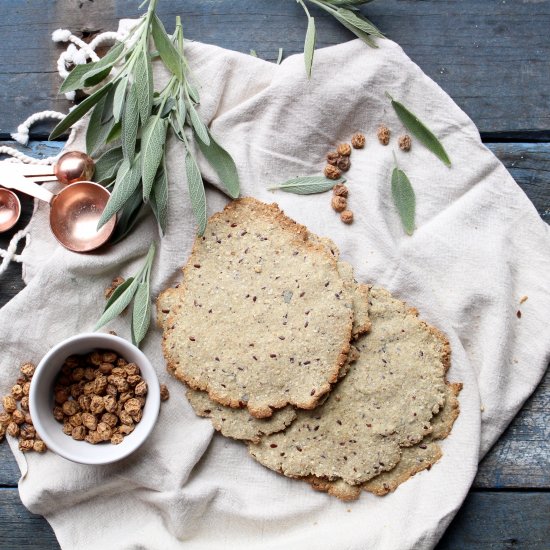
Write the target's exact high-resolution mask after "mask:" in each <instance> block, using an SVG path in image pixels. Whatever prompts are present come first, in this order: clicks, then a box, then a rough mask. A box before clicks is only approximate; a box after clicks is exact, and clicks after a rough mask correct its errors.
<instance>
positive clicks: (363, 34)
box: [333, 14, 378, 48]
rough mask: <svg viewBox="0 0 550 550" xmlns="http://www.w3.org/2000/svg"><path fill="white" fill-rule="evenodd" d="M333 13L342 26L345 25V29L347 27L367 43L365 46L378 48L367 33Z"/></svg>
mask: <svg viewBox="0 0 550 550" xmlns="http://www.w3.org/2000/svg"><path fill="white" fill-rule="evenodd" d="M333 15H334V17H335V18H336V19H337V20H338V21H339V22H340V24H341V25H342V26H344V27H346V29H348V31H351V32H352V33H353V34H354V35H355V36H357V38H360V39H361V40H362V41H363V42H364V43H365V44H367V46H370V47H371V48H378V45H377V44H376V42H375V41H374V40H373V38H372V37H371V36H370V35H369V34H368V33H366V32H365V31H362V30H361V29H358V28H357V27H355V26H354V25H352V24H351V23H348V22H347V21H346V20H345V19H343V18H341V17H338V16H337V15H335V14H333Z"/></svg>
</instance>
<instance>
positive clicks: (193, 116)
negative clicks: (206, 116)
mask: <svg viewBox="0 0 550 550" xmlns="http://www.w3.org/2000/svg"><path fill="white" fill-rule="evenodd" d="M189 118H190V120H191V124H192V126H193V129H194V130H195V133H196V134H197V137H198V138H199V139H200V140H201V141H202V142H203V143H204V144H205V145H210V138H209V136H208V129H207V128H206V126H205V124H204V122H203V121H202V120H201V119H200V117H199V114H198V113H197V111H196V109H195V107H193V105H191V103H190V104H189Z"/></svg>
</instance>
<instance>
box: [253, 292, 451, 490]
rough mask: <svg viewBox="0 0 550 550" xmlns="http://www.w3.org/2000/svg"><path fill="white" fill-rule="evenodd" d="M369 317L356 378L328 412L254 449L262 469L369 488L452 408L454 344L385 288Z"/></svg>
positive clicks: (303, 418)
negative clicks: (448, 377)
mask: <svg viewBox="0 0 550 550" xmlns="http://www.w3.org/2000/svg"><path fill="white" fill-rule="evenodd" d="M369 315H370V318H371V322H372V328H371V332H370V333H369V334H368V335H366V336H362V337H360V338H359V339H358V340H357V341H356V342H355V345H356V346H357V348H358V349H359V352H360V354H361V355H360V357H359V359H358V360H357V362H356V363H354V364H353V365H351V367H350V369H349V372H348V374H347V375H346V376H345V377H344V378H343V379H342V380H341V382H340V383H339V384H337V385H336V386H335V388H334V389H333V391H332V392H331V394H330V396H329V397H328V399H327V400H326V402H325V403H324V404H323V405H321V406H320V407H318V408H317V409H315V410H313V411H297V414H298V416H297V418H296V420H295V421H294V422H293V423H292V424H291V425H290V426H289V427H288V428H287V429H286V430H285V431H284V432H280V433H276V434H273V435H270V436H266V437H264V438H262V440H261V441H260V443H258V444H251V445H249V451H250V454H251V455H252V456H253V457H254V458H255V459H256V460H257V461H258V462H260V463H261V464H263V465H264V466H267V467H268V468H271V469H272V470H275V471H277V472H280V473H282V474H284V475H286V476H288V477H296V478H303V477H307V476H315V477H316V478H322V479H321V480H320V483H321V482H324V481H322V480H323V479H326V480H328V481H339V480H342V481H343V482H345V483H346V484H349V485H361V484H363V483H365V482H367V481H369V480H370V479H372V478H374V477H376V476H377V475H379V474H380V473H381V472H385V471H390V470H392V469H393V468H394V467H395V466H396V465H397V464H398V462H399V461H400V459H401V453H402V447H408V446H412V445H414V444H416V443H418V442H420V441H421V440H422V439H423V438H424V437H425V436H426V435H428V434H429V433H431V432H432V429H433V428H432V426H431V423H430V421H431V419H432V416H433V415H434V414H437V413H438V412H439V410H440V408H441V407H442V406H443V404H444V403H445V393H446V389H445V388H446V386H445V373H446V370H447V369H448V366H449V361H450V347H449V344H448V342H447V340H446V338H445V337H444V336H443V335H442V334H441V333H440V332H439V331H438V330H437V329H435V328H433V327H431V326H429V325H427V324H426V323H425V322H423V321H421V320H419V319H418V313H417V311H416V310H414V309H410V308H408V307H407V305H406V304H405V303H404V302H401V301H399V300H396V299H395V298H393V297H392V296H391V294H390V293H389V292H388V291H386V290H384V289H381V288H376V287H373V288H372V289H371V291H370V310H369ZM339 483H340V481H339Z"/></svg>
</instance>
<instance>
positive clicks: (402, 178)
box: [391, 166, 416, 235]
mask: <svg viewBox="0 0 550 550" xmlns="http://www.w3.org/2000/svg"><path fill="white" fill-rule="evenodd" d="M391 193H392V197H393V202H394V203H395V206H396V208H397V212H398V213H399V217H400V218H401V223H402V224H403V227H404V229H405V231H406V233H407V235H412V234H413V232H414V216H415V209H416V198H415V194H414V190H413V188H412V185H411V182H410V181H409V178H408V177H407V174H405V172H403V170H401V169H399V168H398V167H397V166H396V167H395V168H394V169H393V172H392V176H391Z"/></svg>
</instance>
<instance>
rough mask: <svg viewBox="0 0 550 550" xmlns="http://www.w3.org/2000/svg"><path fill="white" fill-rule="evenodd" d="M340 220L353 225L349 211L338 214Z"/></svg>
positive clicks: (351, 213) (351, 214)
mask: <svg viewBox="0 0 550 550" xmlns="http://www.w3.org/2000/svg"><path fill="white" fill-rule="evenodd" d="M340 219H341V220H342V221H343V222H344V223H347V224H350V223H353V212H352V211H351V210H344V211H343V212H342V213H341V214H340Z"/></svg>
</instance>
